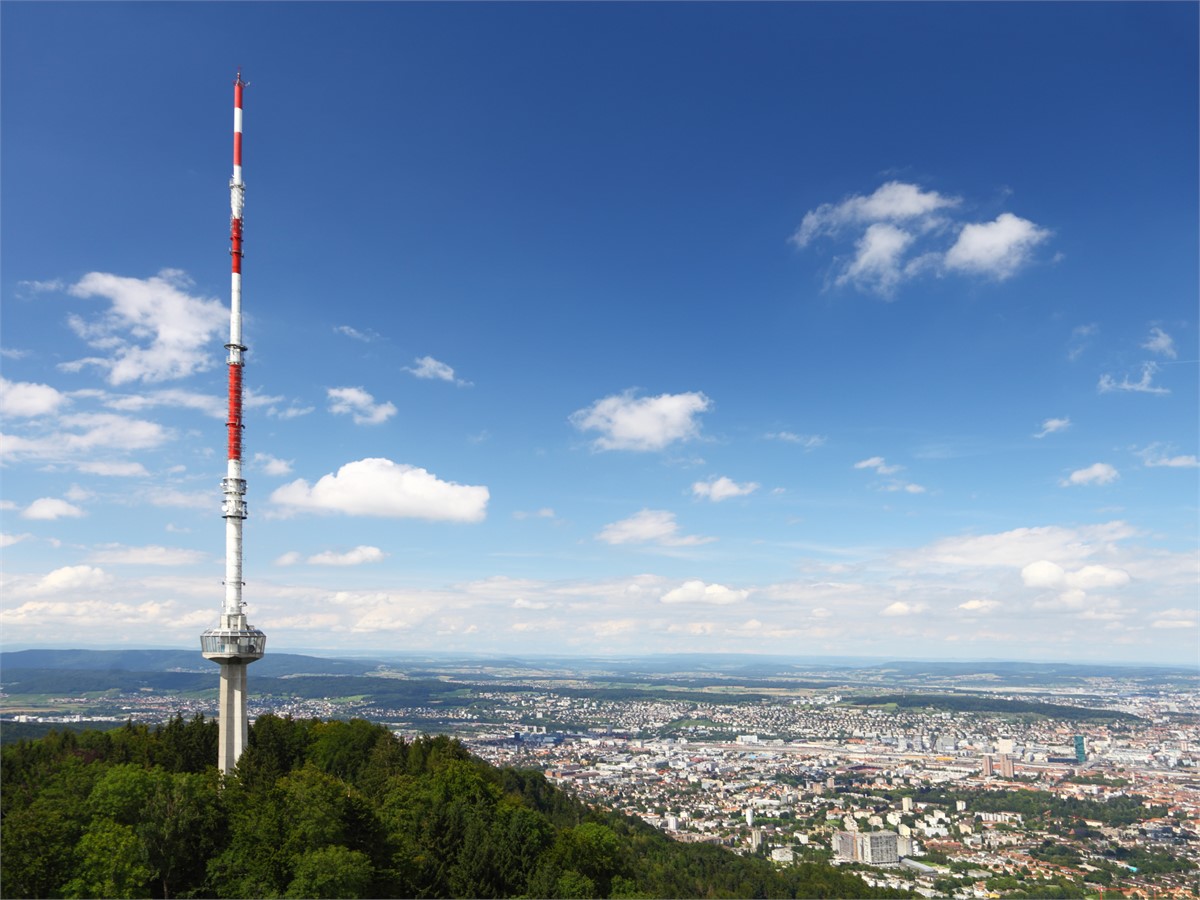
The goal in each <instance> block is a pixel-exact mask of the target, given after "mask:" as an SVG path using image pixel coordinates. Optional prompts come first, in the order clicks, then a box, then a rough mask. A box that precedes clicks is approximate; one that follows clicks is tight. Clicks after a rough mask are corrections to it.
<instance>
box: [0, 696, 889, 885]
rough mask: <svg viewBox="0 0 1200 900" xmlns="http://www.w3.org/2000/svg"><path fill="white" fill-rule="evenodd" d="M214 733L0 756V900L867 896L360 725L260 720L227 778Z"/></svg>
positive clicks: (51, 744)
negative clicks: (218, 763) (672, 836)
mask: <svg viewBox="0 0 1200 900" xmlns="http://www.w3.org/2000/svg"><path fill="white" fill-rule="evenodd" d="M216 755H217V726H216V724H215V723H214V722H212V721H209V720H205V719H203V718H202V717H196V718H195V719H193V720H191V721H188V722H185V721H184V720H182V719H180V718H176V719H174V720H172V721H171V722H169V723H167V724H166V725H163V726H159V727H158V728H155V729H153V730H152V729H149V728H146V727H144V726H134V725H132V724H129V725H126V726H125V727H123V728H119V729H116V730H114V731H110V732H99V731H86V732H82V733H74V732H61V733H60V732H54V733H51V734H49V735H47V736H46V737H43V738H41V739H39V740H36V741H21V742H19V743H17V744H13V745H9V746H6V747H4V748H3V757H2V763H3V766H2V779H3V780H2V785H0V787H2V793H0V803H2V813H3V823H2V826H0V852H2V854H3V867H2V868H0V893H2V894H3V896H5V897H522V896H523V897H867V896H873V897H880V896H902V895H899V894H895V893H890V892H887V891H880V890H879V889H876V888H870V887H868V886H867V885H866V884H865V883H864V882H862V881H861V880H860V879H858V878H857V877H855V876H853V875H851V874H848V873H845V872H839V871H838V870H836V869H833V868H831V867H829V866H825V865H822V864H817V863H802V864H799V865H796V866H792V867H789V868H787V869H783V870H777V869H776V868H775V867H774V866H773V865H772V864H771V863H770V862H769V861H767V860H765V859H762V858H756V857H740V856H737V855H735V854H733V853H730V852H728V851H726V850H723V849H721V848H719V847H714V846H709V845H702V844H680V843H676V842H673V841H671V840H669V839H668V838H666V837H665V836H664V835H662V834H660V833H659V832H657V831H655V830H654V829H652V828H650V827H649V826H647V825H645V824H644V823H642V822H641V821H640V820H637V819H633V818H630V817H626V816H623V815H619V814H616V813H608V812H602V811H599V810H594V809H591V808H589V807H588V806H586V805H584V804H583V803H581V802H579V801H578V800H576V799H574V798H572V797H570V796H569V795H567V794H565V793H563V792H561V791H559V790H558V789H556V788H554V787H553V786H552V785H550V784H549V783H548V782H547V781H546V780H545V778H544V777H543V776H542V775H541V774H540V773H538V772H535V771H528V770H517V769H511V768H504V769H498V768H495V767H493V766H491V765H489V764H487V763H485V762H483V761H481V760H479V759H477V758H474V757H472V756H471V755H470V754H469V753H468V752H467V751H466V750H465V749H464V748H463V747H462V746H461V744H459V743H458V742H457V741H454V740H451V739H448V738H445V737H422V738H419V739H417V740H413V741H403V740H398V739H396V738H395V737H394V736H393V735H392V734H391V733H390V732H389V731H388V730H387V729H386V728H384V727H382V726H379V725H372V724H370V723H368V722H365V721H362V720H354V721H348V722H344V721H317V720H302V721H297V720H292V719H290V718H289V719H281V718H278V717H275V716H262V717H260V718H259V719H258V720H257V722H256V723H255V725H254V727H253V728H252V729H251V734H250V743H249V746H248V748H247V750H246V752H245V753H244V754H243V755H242V758H241V760H240V762H239V764H238V768H237V773H236V777H232V778H228V779H225V780H224V782H223V783H222V781H221V779H220V777H219V776H218V774H217V771H216V768H215V766H214V765H213V761H214V760H215V759H216Z"/></svg>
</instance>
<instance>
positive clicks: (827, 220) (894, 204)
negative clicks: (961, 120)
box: [791, 181, 962, 247]
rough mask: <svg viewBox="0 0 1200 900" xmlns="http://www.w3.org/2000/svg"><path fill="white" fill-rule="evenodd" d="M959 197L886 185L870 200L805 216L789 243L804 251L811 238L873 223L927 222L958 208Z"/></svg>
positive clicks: (832, 205) (825, 206)
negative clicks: (947, 210)
mask: <svg viewBox="0 0 1200 900" xmlns="http://www.w3.org/2000/svg"><path fill="white" fill-rule="evenodd" d="M961 202H962V201H961V200H960V199H959V198H958V197H945V196H942V195H941V194H939V193H937V191H923V190H921V188H920V187H919V186H918V185H915V184H904V183H903V182H899V181H889V182H888V183H887V184H884V185H882V186H880V187H879V188H878V189H877V190H876V191H875V193H873V194H871V195H869V196H863V195H856V196H853V197H848V198H846V199H845V200H843V201H842V202H841V203H823V204H821V205H820V206H818V207H817V208H816V209H814V210H811V211H810V212H807V213H805V215H804V220H803V222H801V224H800V227H799V228H798V229H796V232H795V233H794V234H793V235H792V237H791V241H792V243H793V244H795V245H796V246H797V247H806V246H807V245H808V244H809V243H810V242H811V241H812V240H813V239H814V238H816V237H819V236H822V235H833V234H838V233H839V232H841V231H843V230H844V229H846V228H847V227H850V226H854V225H860V224H864V223H874V222H909V221H927V220H928V218H929V217H930V216H931V215H933V214H935V213H937V212H938V211H939V210H943V209H949V208H952V207H955V206H957V205H958V204H959V203H961Z"/></svg>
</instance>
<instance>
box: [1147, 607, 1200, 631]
mask: <svg viewBox="0 0 1200 900" xmlns="http://www.w3.org/2000/svg"><path fill="white" fill-rule="evenodd" d="M1198 616H1200V613H1198V612H1197V611H1196V610H1195V609H1164V610H1163V611H1162V612H1161V613H1159V614H1158V618H1156V619H1155V620H1154V621H1153V622H1151V627H1153V628H1170V629H1180V628H1184V629H1186V628H1195V627H1196V620H1197V617H1198Z"/></svg>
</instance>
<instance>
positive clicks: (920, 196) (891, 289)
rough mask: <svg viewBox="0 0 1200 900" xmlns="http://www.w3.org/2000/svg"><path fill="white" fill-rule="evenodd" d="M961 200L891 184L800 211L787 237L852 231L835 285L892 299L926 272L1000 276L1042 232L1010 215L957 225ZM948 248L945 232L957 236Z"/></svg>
mask: <svg viewBox="0 0 1200 900" xmlns="http://www.w3.org/2000/svg"><path fill="white" fill-rule="evenodd" d="M960 204H961V200H960V198H958V197H948V196H944V195H942V194H939V193H937V192H936V191H924V190H922V189H921V188H920V187H919V186H918V185H915V184H905V183H903V182H897V181H893V182H889V183H887V184H885V185H883V186H882V187H880V188H879V189H878V190H877V191H876V192H875V193H874V194H871V195H870V196H861V195H860V196H854V197H850V198H848V199H846V200H843V201H842V202H841V203H837V204H831V203H826V204H823V205H821V206H819V207H817V208H816V209H814V210H811V211H810V212H808V213H807V214H805V216H804V221H803V222H802V223H801V225H800V227H799V228H798V229H797V230H796V232H795V233H794V234H793V235H792V237H791V242H792V243H793V244H794V245H795V246H796V247H799V248H804V247H806V246H808V245H809V244H810V243H812V242H813V241H814V240H815V239H816V238H818V237H822V236H824V237H830V238H833V239H835V240H844V239H845V238H846V237H847V234H852V235H853V236H854V253H853V255H852V256H850V257H849V258H847V257H846V256H840V257H837V258H836V259H835V263H834V268H835V273H836V274H835V277H834V284H836V285H838V286H844V285H847V284H850V285H853V286H854V287H857V288H859V289H860V290H864V291H868V292H872V293H876V294H879V295H881V296H883V297H890V296H892V295H893V294H894V293H895V291H896V288H897V287H898V286H899V285H900V284H901V283H902V282H905V281H908V280H911V279H913V278H915V277H917V276H919V275H923V274H925V273H936V274H945V273H947V272H950V273H957V274H962V275H982V276H987V277H991V278H995V279H997V280H1004V279H1006V278H1008V277H1010V276H1011V275H1013V274H1014V273H1015V272H1016V271H1017V270H1018V269H1019V268H1020V267H1021V266H1022V265H1023V264H1025V263H1026V262H1027V261H1028V260H1029V258H1030V256H1031V254H1032V251H1033V249H1034V248H1035V247H1037V246H1038V245H1039V244H1041V243H1042V242H1043V241H1045V240H1046V239H1047V238H1049V237H1050V232H1049V231H1048V230H1047V229H1044V228H1041V227H1039V226H1037V225H1035V224H1034V223H1033V222H1030V221H1029V220H1027V219H1022V218H1020V217H1018V216H1015V215H1013V214H1012V213H1008V212H1005V213H1001V214H1000V215H998V216H997V217H996V218H995V219H994V220H993V221H991V222H972V223H964V224H960V225H956V224H955V223H953V222H952V221H951V214H952V211H953V210H955V209H956V208H957V207H959V206H960ZM955 232H956V237H955V240H954V242H953V243H952V244H951V245H950V246H949V247H948V248H947V247H946V235H948V234H954V233H955Z"/></svg>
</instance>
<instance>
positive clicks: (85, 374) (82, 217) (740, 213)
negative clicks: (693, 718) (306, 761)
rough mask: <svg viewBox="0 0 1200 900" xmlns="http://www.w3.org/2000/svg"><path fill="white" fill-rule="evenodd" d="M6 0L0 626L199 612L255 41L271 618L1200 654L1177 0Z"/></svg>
mask: <svg viewBox="0 0 1200 900" xmlns="http://www.w3.org/2000/svg"><path fill="white" fill-rule="evenodd" d="M0 20H2V22H3V25H4V27H3V29H2V31H0V42H2V48H3V53H2V54H0V69H2V74H3V76H4V77H3V79H2V82H0V84H2V86H0V90H2V93H3V104H2V107H3V111H2V112H0V118H2V123H3V128H4V132H5V146H4V160H3V161H4V166H3V170H2V173H0V177H2V179H3V196H4V201H3V206H4V213H5V214H4V216H3V220H2V222H0V230H2V237H3V240H2V244H3V251H2V253H3V273H2V276H0V291H2V294H0V296H2V299H3V326H4V327H3V333H2V335H0V352H2V353H3V356H2V357H0V367H2V373H3V382H2V391H3V392H2V394H0V412H2V413H3V420H4V426H3V432H4V434H3V441H2V443H0V452H2V454H3V457H2V459H3V466H4V468H3V479H4V490H3V501H2V503H3V508H2V509H0V514H2V517H3V529H2V531H3V542H2V543H3V559H4V564H3V585H4V594H5V599H4V602H3V608H2V610H0V624H2V625H3V630H4V634H5V644H6V646H8V647H17V646H67V645H70V646H99V645H101V644H104V645H113V646H116V645H120V644H127V645H130V646H148V645H153V646H194V644H195V635H196V634H197V633H198V632H199V631H200V630H202V629H203V628H205V627H207V626H209V625H211V623H212V621H213V618H214V616H215V615H216V613H217V611H218V610H219V609H220V606H221V597H222V587H221V576H222V567H223V540H222V537H223V524H222V519H221V514H220V513H221V495H220V489H219V483H220V479H221V476H222V474H223V466H222V460H223V457H222V450H223V444H224V434H223V432H224V430H225V425H224V419H225V396H224V390H223V385H222V377H223V374H224V373H223V371H222V370H223V368H224V359H225V350H224V346H223V345H224V344H225V342H226V341H225V337H226V335H225V333H224V329H225V328H227V324H226V323H227V322H228V316H229V312H228V303H229V296H228V292H229V284H228V278H229V276H228V269H227V268H226V267H227V266H228V265H229V260H228V259H227V252H228V249H229V248H228V214H229V210H228V199H227V193H226V192H227V190H228V184H227V182H228V177H229V175H228V159H229V148H228V131H229V128H228V97H229V90H230V89H229V85H230V83H231V82H232V79H233V72H234V70H235V68H236V67H237V66H238V65H241V66H242V67H243V71H244V74H245V77H246V80H247V81H248V82H249V83H250V85H251V87H250V88H249V89H248V90H247V100H246V111H245V129H246V132H247V144H246V146H247V151H246V153H247V157H248V158H247V161H246V172H247V177H246V182H247V186H246V193H247V194H248V198H249V199H248V208H249V215H248V217H247V222H246V247H247V250H246V279H245V288H244V290H245V297H246V311H247V313H246V325H245V343H246V344H247V346H248V347H249V351H248V353H247V358H246V368H245V382H246V386H247V396H246V415H245V419H246V432H245V447H246V451H245V461H246V467H245V477H246V478H247V480H248V483H249V491H248V496H247V503H248V507H249V511H250V516H249V519H248V522H247V525H246V532H245V553H246V557H245V577H246V582H247V586H246V589H245V600H246V602H247V603H248V610H247V612H248V614H249V616H250V618H251V619H252V620H253V621H254V622H255V624H256V625H258V626H260V627H262V628H263V629H264V630H265V631H267V632H268V633H270V634H271V639H272V647H273V649H276V650H279V651H281V652H288V651H290V650H292V649H294V648H305V647H309V648H311V647H314V646H318V647H322V648H324V649H327V650H329V651H331V652H338V651H355V652H362V653H371V652H373V651H380V652H398V653H402V652H414V653H419V652H422V651H431V650H446V651H451V652H464V653H482V654H487V653H504V652H512V653H513V654H524V655H529V654H530V653H536V652H541V653H553V654H567V655H569V654H572V653H578V654H580V655H591V656H595V655H604V654H613V655H628V654H637V653H657V652H709V653H743V652H760V653H768V654H773V655H780V654H786V653H794V654H795V655H797V656H808V657H813V656H826V655H862V656H897V657H908V658H953V659H971V658H979V659H985V658H986V659H997V658H1011V659H1030V660H1061V661H1100V660H1105V661H1112V662H1122V661H1125V662H1142V663H1144V662H1160V663H1163V664H1176V665H1178V664H1195V663H1196V662H1197V601H1196V597H1197V589H1198V586H1200V577H1198V572H1197V530H1196V524H1197V491H1198V487H1200V484H1198V477H1197V476H1198V474H1200V463H1198V460H1197V456H1196V454H1197V452H1198V451H1197V445H1198V428H1197V416H1196V409H1197V390H1196V388H1197V355H1198V354H1197V336H1196V298H1197V292H1198V285H1197V263H1198V259H1197V251H1196V246H1197V239H1198V233H1197V210H1196V203H1195V198H1196V196H1197V178H1196V169H1195V160H1196V158H1197V154H1198V142H1197V126H1196V108H1197V89H1196V83H1195V78H1194V73H1195V71H1196V66H1197V61H1198V57H1197V46H1196V38H1195V35H1196V26H1197V8H1196V7H1195V6H1194V5H1185V4H1086V3H1085V4H1071V5H1065V6H1064V5H1049V4H1047V5H1042V4H1037V5H1033V4H1017V5H1009V6H998V5H984V6H978V5H972V4H937V5H919V4H898V5H893V4H885V5H877V4H846V5H836V4H834V5H825V4H766V5H750V6H747V5H738V4H728V5H722V4H669V5H616V6H603V5H580V4H564V5H541V4H537V5H524V4H482V5H417V4H369V5H362V6H351V7H346V6H333V5H331V4H323V3H313V4H286V3H285V4H270V5H253V4H223V5H205V4H164V5H157V4H153V5H149V4H139V5H125V4H105V3H102V4H89V5H86V6H83V5H66V4H49V5H40V4H7V5H5V6H4V8H3V9H2V10H0ZM235 20H236V22H237V28H236V29H233V28H231V25H232V24H233V21H235ZM214 48H216V49H214ZM114 619H116V620H124V621H136V622H137V623H138V627H137V629H136V630H135V629H130V630H128V631H126V632H122V633H120V634H119V635H116V636H113V634H112V632H111V631H110V630H103V631H102V630H101V629H107V627H108V626H109V625H110V624H111V623H112V621H113V620H114Z"/></svg>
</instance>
